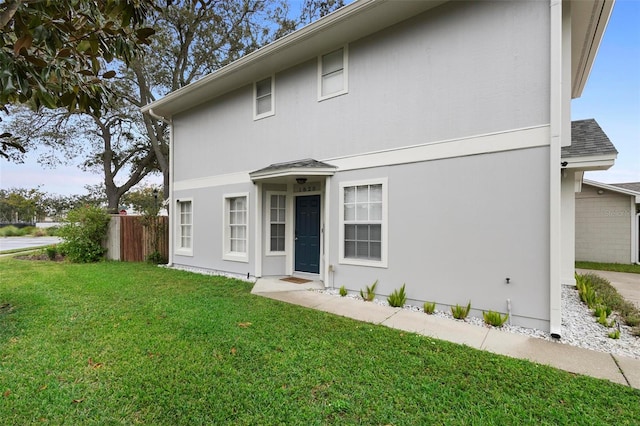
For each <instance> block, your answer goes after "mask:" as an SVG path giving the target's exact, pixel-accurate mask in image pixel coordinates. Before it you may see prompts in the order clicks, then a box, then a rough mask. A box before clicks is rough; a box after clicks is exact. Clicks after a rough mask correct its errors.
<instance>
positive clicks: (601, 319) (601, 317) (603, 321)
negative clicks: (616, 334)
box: [597, 311, 609, 327]
mask: <svg viewBox="0 0 640 426" xmlns="http://www.w3.org/2000/svg"><path fill="white" fill-rule="evenodd" d="M597 321H598V324H602V325H604V326H605V327H608V326H609V321H607V313H606V312H605V311H602V312H600V315H599V316H598V320H597Z"/></svg>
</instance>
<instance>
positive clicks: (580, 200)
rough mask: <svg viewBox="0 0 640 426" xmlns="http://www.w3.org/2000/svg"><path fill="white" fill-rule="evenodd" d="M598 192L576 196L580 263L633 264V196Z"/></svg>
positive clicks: (593, 189) (586, 191) (584, 188)
mask: <svg viewBox="0 0 640 426" xmlns="http://www.w3.org/2000/svg"><path fill="white" fill-rule="evenodd" d="M598 189H599V188H596V187H593V186H589V185H587V184H583V185H582V192H579V193H576V260H586V261H592V262H614V263H631V262H632V259H631V232H632V231H631V214H632V212H631V197H630V196H629V195H624V194H619V193H616V192H612V191H607V190H602V191H603V193H602V194H598ZM633 213H635V212H633Z"/></svg>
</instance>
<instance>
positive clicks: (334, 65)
mask: <svg viewBox="0 0 640 426" xmlns="http://www.w3.org/2000/svg"><path fill="white" fill-rule="evenodd" d="M343 59H344V55H343V49H338V50H336V51H335V52H331V53H328V54H326V55H324V56H323V57H322V75H326V74H329V73H332V72H335V71H338V70H341V69H342V68H343V66H342V62H343Z"/></svg>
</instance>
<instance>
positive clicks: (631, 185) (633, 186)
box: [609, 182, 640, 192]
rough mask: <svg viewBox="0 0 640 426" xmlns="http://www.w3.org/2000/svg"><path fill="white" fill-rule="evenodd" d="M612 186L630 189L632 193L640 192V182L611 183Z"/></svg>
mask: <svg viewBox="0 0 640 426" xmlns="http://www.w3.org/2000/svg"><path fill="white" fill-rule="evenodd" d="M609 185H611V186H617V187H618V188H622V189H628V190H630V191H635V192H640V182H627V183H610V184H609Z"/></svg>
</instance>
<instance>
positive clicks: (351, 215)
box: [344, 204, 356, 220]
mask: <svg viewBox="0 0 640 426" xmlns="http://www.w3.org/2000/svg"><path fill="white" fill-rule="evenodd" d="M355 219H356V206H355V205H354V204H346V205H345V206H344V220H355Z"/></svg>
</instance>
